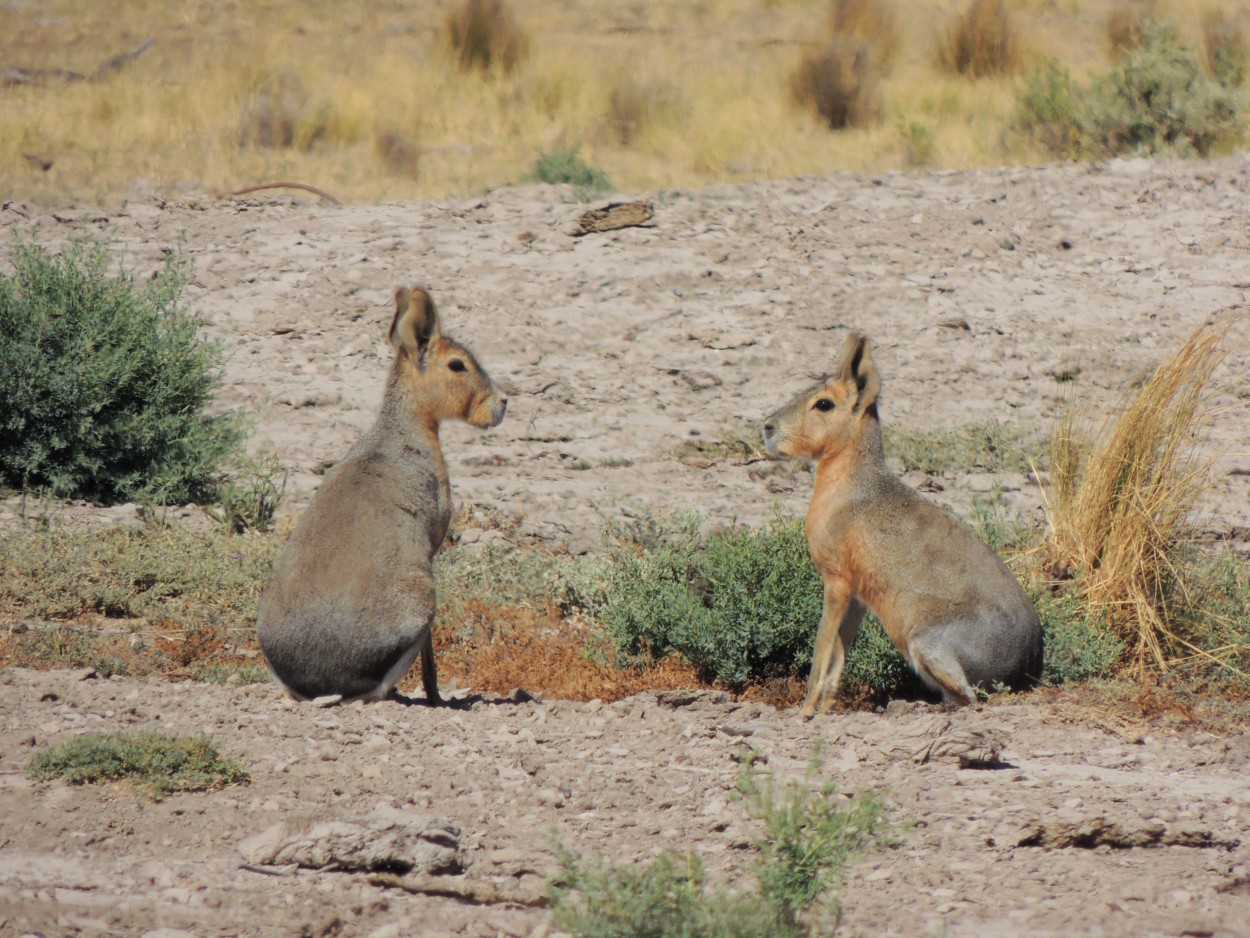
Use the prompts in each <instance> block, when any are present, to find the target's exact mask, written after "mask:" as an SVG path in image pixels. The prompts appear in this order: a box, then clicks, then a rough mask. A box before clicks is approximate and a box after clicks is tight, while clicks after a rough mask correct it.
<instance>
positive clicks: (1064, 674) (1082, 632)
mask: <svg viewBox="0 0 1250 938" xmlns="http://www.w3.org/2000/svg"><path fill="white" fill-rule="evenodd" d="M1030 598H1031V599H1032V600H1033V605H1034V606H1036V607H1037V614H1038V618H1039V619H1041V623H1042V645H1043V655H1042V683H1043V684H1046V685H1048V686H1051V687H1058V686H1059V685H1061V684H1072V683H1080V682H1082V681H1089V680H1092V679H1094V678H1103V677H1110V676H1111V675H1112V674H1113V673H1114V671H1115V668H1116V666H1117V665H1118V664H1119V663H1120V659H1121V658H1122V657H1123V655H1124V642H1122V641H1120V639H1119V638H1117V637H1116V636H1115V634H1114V633H1113V632H1112V631H1111V630H1110V626H1109V625H1108V624H1107V622H1106V621H1104V620H1102V619H1099V618H1096V617H1093V616H1092V615H1091V611H1090V609H1089V608H1088V607H1087V606H1086V605H1085V604H1084V603H1083V602H1082V601H1081V599H1080V597H1079V596H1078V595H1077V593H1076V592H1074V591H1071V590H1069V591H1067V592H1063V593H1059V594H1057V595H1056V594H1053V593H1051V592H1049V591H1046V590H1040V589H1036V588H1034V589H1032V590H1030Z"/></svg>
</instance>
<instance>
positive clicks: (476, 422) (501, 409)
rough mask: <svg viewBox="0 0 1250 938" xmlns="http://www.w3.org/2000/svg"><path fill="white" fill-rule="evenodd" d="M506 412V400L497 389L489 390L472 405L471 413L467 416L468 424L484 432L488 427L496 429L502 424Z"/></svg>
mask: <svg viewBox="0 0 1250 938" xmlns="http://www.w3.org/2000/svg"><path fill="white" fill-rule="evenodd" d="M507 411H508V398H507V397H505V396H504V393H503V392H502V391H501V390H500V389H499V388H498V387H493V388H491V392H490V393H489V394H486V395H484V396H482V397H481V398H479V399H478V401H477V403H476V404H474V405H473V411H472V413H470V415H469V423H471V424H473V426H475V427H478V428H480V429H483V430H486V429H489V428H490V427H497V426H499V425H500V424H501V423H503V418H504V414H505V413H507Z"/></svg>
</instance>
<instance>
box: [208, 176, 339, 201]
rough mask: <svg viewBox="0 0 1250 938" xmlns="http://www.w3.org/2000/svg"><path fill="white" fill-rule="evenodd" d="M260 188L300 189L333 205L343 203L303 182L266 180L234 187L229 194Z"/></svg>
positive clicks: (255, 190) (254, 190) (258, 190)
mask: <svg viewBox="0 0 1250 938" xmlns="http://www.w3.org/2000/svg"><path fill="white" fill-rule="evenodd" d="M262 189H300V190H303V191H304V192H311V193H312V194H313V195H319V196H321V197H322V198H323V199H325V200H326V201H327V202H333V203H334V204H335V205H342V204H343V203H342V202H340V201H339V200H338V199H336V198H335V197H334V196H332V195H330V193H328V192H326V191H325V190H324V189H318V188H317V187H316V186H310V185H308V184H307V183H303V182H266V183H262V184H261V185H259V186H248V187H247V188H246V189H236V190H234V191H233V192H231V193H230V194H231V195H232V196H233V195H247V194H248V193H249V192H260V191H261V190H262Z"/></svg>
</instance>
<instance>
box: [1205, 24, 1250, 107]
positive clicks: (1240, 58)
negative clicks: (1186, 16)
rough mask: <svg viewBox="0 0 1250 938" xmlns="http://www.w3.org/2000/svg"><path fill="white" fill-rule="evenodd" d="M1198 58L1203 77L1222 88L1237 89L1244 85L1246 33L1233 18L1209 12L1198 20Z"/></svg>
mask: <svg viewBox="0 0 1250 938" xmlns="http://www.w3.org/2000/svg"><path fill="white" fill-rule="evenodd" d="M1202 57H1203V64H1204V65H1205V66H1206V70H1207V74H1208V75H1210V76H1211V77H1212V78H1214V79H1215V80H1216V81H1218V82H1219V83H1220V84H1221V85H1223V86H1224V87H1225V88H1240V87H1242V86H1243V85H1244V84H1245V82H1246V67H1247V65H1250V48H1248V47H1247V45H1246V34H1245V32H1243V31H1242V28H1241V25H1240V24H1239V23H1238V22H1237V21H1236V20H1234V19H1231V18H1230V17H1228V16H1226V15H1224V14H1223V13H1221V12H1219V11H1218V10H1213V11H1211V12H1210V13H1208V14H1207V16H1206V17H1204V18H1203V21H1202Z"/></svg>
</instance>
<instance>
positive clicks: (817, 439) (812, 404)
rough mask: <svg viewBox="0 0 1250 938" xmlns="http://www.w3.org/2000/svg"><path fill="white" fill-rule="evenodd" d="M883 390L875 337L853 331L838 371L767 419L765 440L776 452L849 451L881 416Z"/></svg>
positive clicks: (829, 453) (811, 455) (813, 456)
mask: <svg viewBox="0 0 1250 938" xmlns="http://www.w3.org/2000/svg"><path fill="white" fill-rule="evenodd" d="M880 392H881V378H880V376H879V375H878V374H877V368H876V366H875V365H874V364H873V363H872V342H871V341H869V340H868V339H867V338H866V337H864V336H862V335H859V334H858V333H852V334H851V335H849V336H847V339H846V343H845V344H844V345H843V346H842V355H841V357H840V358H839V360H838V365H837V368H836V369H835V370H834V372H833V373H832V374H829V375H825V376H824V377H822V378H821V379H820V380H819V381H817V382H816V384H814V385H812V386H811V387H810V388H808V389H807V390H806V391H804V392H803V393H801V394H799V395H798V396H797V397H795V398H794V399H793V400H792V401H790V403H789V404H787V405H786V406H785V407H782V408H781V409H780V410H778V411H775V412H774V413H772V414H770V415H769V416H768V418H767V419H765V421H764V445H765V447H766V448H767V449H768V451H769V452H770V453H772V454H773V455H774V456H807V457H809V458H811V459H821V458H822V457H825V456H835V455H837V454H838V453H841V452H844V451H845V450H847V449H850V448H852V447H853V446H855V444H856V443H858V441H859V440H860V439H861V437H862V434H863V432H864V426H865V423H866V422H867V421H870V420H871V421H876V419H877V395H878V394H879V393H880Z"/></svg>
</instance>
